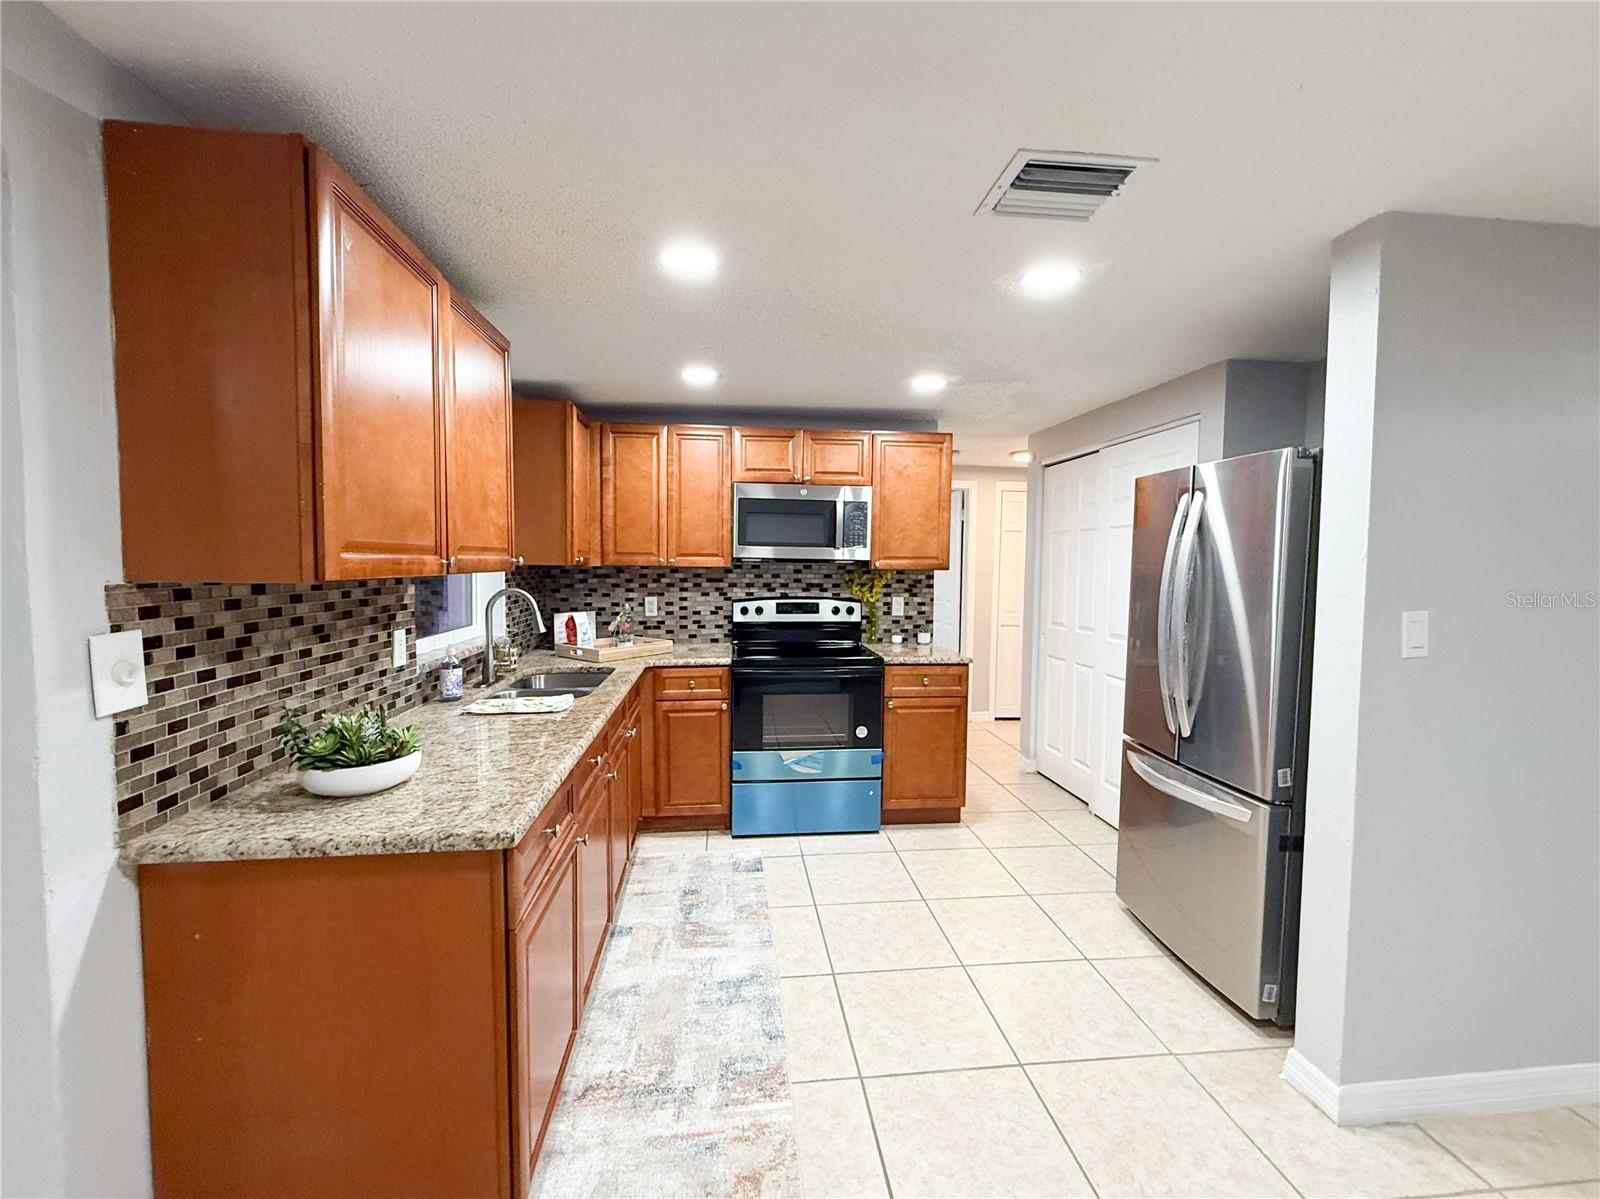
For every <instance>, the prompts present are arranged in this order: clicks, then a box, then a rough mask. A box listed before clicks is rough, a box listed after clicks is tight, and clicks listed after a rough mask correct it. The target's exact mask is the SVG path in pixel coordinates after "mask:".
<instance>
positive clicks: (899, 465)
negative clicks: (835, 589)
mask: <svg viewBox="0 0 1600 1199" xmlns="http://www.w3.org/2000/svg"><path fill="white" fill-rule="evenodd" d="M950 442H951V436H950V434H948V433H874V434H873V435H872V452H873V464H872V472H873V488H872V564H873V565H874V566H876V567H878V568H879V569H880V570H946V569H948V568H949V566H950V475H951V464H952V456H951V448H952V447H951V444H950Z"/></svg>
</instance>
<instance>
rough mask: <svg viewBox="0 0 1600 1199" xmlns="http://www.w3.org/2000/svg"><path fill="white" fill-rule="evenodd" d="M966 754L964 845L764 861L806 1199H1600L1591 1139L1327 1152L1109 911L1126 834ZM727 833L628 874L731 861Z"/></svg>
mask: <svg viewBox="0 0 1600 1199" xmlns="http://www.w3.org/2000/svg"><path fill="white" fill-rule="evenodd" d="M1016 745H1017V725H1016V723H1015V722H995V723H993V724H974V725H972V726H971V728H970V730H969V734H968V780H969V781H968V792H967V807H966V809H965V811H964V813H963V819H962V821H961V823H960V824H959V825H938V826H916V827H911V826H900V827H894V826H891V827H890V828H888V829H887V830H886V831H885V832H883V833H877V834H870V835H860V836H840V837H805V838H794V837H787V838H785V837H777V838H763V839H761V840H760V841H749V840H746V841H741V842H739V847H740V848H742V849H752V848H759V849H760V851H761V852H762V854H763V857H764V858H765V862H764V868H765V872H766V876H767V890H768V904H769V908H770V910H771V914H772V930H773V943H774V946H775V948H776V951H777V957H778V969H779V973H780V974H781V975H782V976H783V979H782V988H783V1006H784V1021H785V1030H786V1033H787V1036H788V1042H789V1073H790V1078H791V1081H792V1089H793V1095H794V1113H795V1123H796V1135H797V1137H798V1140H799V1151H800V1165H801V1173H802V1177H803V1180H804V1182H805V1185H806V1190H807V1194H808V1195H809V1196H811V1197H812V1199H822V1197H831V1196H881V1195H893V1196H896V1197H897V1199H908V1197H913V1196H924V1195H926V1196H937V1195H947V1196H996V1197H998V1196H1061V1195H1098V1196H1101V1197H1109V1196H1124V1195H1126V1196H1136V1195H1153V1196H1197V1195H1205V1196H1268V1195H1285V1196H1294V1195H1304V1196H1308V1197H1312V1196H1315V1197H1323V1196H1325V1197H1328V1199H1339V1197H1343V1196H1354V1195H1361V1196H1413V1195H1415V1196H1423V1195H1429V1196H1432V1195H1466V1194H1473V1195H1495V1194H1504V1195H1511V1196H1518V1197H1521V1199H1533V1197H1535V1196H1572V1197H1590V1199H1600V1181H1597V1179H1600V1114H1597V1112H1596V1110H1595V1109H1594V1108H1592V1107H1589V1108H1572V1109H1566V1108H1560V1109H1553V1110H1549V1111H1541V1112H1529V1113H1523V1114H1519V1115H1512V1116H1481V1117H1462V1118H1455V1119H1443V1120H1423V1121H1420V1122H1417V1123H1408V1124H1389V1125H1384V1126H1381V1127H1377V1128H1340V1127H1338V1126H1336V1125H1335V1124H1334V1123H1333V1122H1332V1121H1330V1120H1329V1119H1328V1118H1327V1117H1326V1116H1324V1115H1323V1114H1322V1113H1321V1112H1320V1111H1319V1110H1318V1109H1317V1108H1315V1107H1313V1106H1312V1104H1311V1103H1310V1102H1309V1101H1308V1100H1306V1099H1305V1098H1303V1097H1302V1096H1301V1095H1300V1094H1299V1093H1298V1092H1296V1091H1294V1090H1293V1089H1292V1088H1290V1087H1289V1085H1288V1084H1287V1083H1285V1082H1283V1081H1282V1080H1281V1079H1280V1078H1279V1077H1278V1075H1279V1072H1280V1070H1281V1069H1282V1064H1283V1056H1284V1053H1285V1052H1286V1051H1287V1049H1288V1046H1289V1044H1290V1037H1289V1034H1287V1033H1285V1032H1282V1031H1280V1030H1277V1029H1273V1028H1270V1027H1263V1026H1259V1025H1257V1024H1255V1023H1253V1022H1251V1021H1249V1020H1246V1019H1245V1018H1244V1017H1243V1016H1242V1015H1240V1014H1239V1013H1238V1012H1237V1011H1236V1010H1235V1009H1234V1008H1233V1007H1231V1006H1230V1005H1229V1004H1227V1003H1226V1002H1224V1001H1223V1000H1222V999H1220V998H1219V997H1218V996H1217V995H1216V994H1215V993H1214V992H1212V991H1211V990H1210V989H1209V988H1208V987H1207V986H1206V985H1205V984H1204V983H1203V982H1201V981H1200V980H1199V979H1198V978H1197V977H1195V976H1194V975H1193V974H1191V973H1190V972H1189V971H1188V970H1187V969H1186V968H1185V967H1184V966H1182V965H1181V964H1180V963H1178V962H1177V961H1176V960H1175V959H1173V958H1171V957H1170V956H1167V955H1166V954H1165V953H1164V952H1163V949H1162V947H1161V944H1160V943H1159V942H1158V941H1156V940H1155V939H1154V938H1152V937H1151V936H1150V935H1149V934H1148V933H1147V932H1145V931H1144V929H1143V928H1142V927H1141V926H1140V925H1139V923H1138V922H1137V921H1136V920H1134V919H1133V917H1132V916H1131V915H1129V914H1128V912H1127V910H1126V909H1125V908H1124V907H1123V906H1122V904H1121V902H1120V901H1119V900H1118V899H1117V897H1116V895H1115V894H1114V888H1113V878H1112V874H1111V873H1109V872H1110V871H1114V870H1115V868H1116V856H1115V855H1116V830H1114V829H1112V828H1110V827H1109V826H1108V825H1105V824H1103V823H1102V822H1101V821H1099V820H1098V819H1097V818H1096V817H1094V816H1093V815H1092V814H1090V813H1089V811H1088V809H1087V808H1086V807H1085V806H1084V805H1083V804H1082V803H1081V802H1079V801H1078V800H1077V799H1076V798H1074V797H1073V796H1072V795H1071V794H1069V793H1068V792H1066V791H1063V790H1062V789H1061V788H1059V787H1057V786H1055V784H1053V783H1051V782H1049V781H1048V780H1046V779H1044V778H1042V777H1041V776H1039V775H1037V774H1028V773H1026V772H1024V771H1023V770H1022V768H1021V766H1020V764H1019V763H1018V761H1017V751H1016ZM732 845H733V842H732V839H731V838H730V837H728V835H727V834H726V833H710V834H706V833H670V834H658V835H651V836H645V837H642V838H641V839H640V852H643V853H673V852H695V851H700V850H704V849H713V850H714V849H720V848H732Z"/></svg>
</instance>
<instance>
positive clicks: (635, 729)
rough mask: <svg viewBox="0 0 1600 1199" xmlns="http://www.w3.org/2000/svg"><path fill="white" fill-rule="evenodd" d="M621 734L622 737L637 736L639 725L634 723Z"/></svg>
mask: <svg viewBox="0 0 1600 1199" xmlns="http://www.w3.org/2000/svg"><path fill="white" fill-rule="evenodd" d="M622 735H623V736H624V737H637V736H638V735H639V726H638V725H634V726H633V728H631V729H629V730H628V731H627V732H626V733H623V734H622Z"/></svg>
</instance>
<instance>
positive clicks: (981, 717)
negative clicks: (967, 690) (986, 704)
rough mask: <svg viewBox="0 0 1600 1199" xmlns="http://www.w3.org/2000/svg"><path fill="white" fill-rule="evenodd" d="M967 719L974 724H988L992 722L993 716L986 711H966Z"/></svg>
mask: <svg viewBox="0 0 1600 1199" xmlns="http://www.w3.org/2000/svg"><path fill="white" fill-rule="evenodd" d="M967 720H968V721H970V722H972V723H974V724H990V723H992V722H993V720H994V717H993V716H990V715H989V713H987V712H968V713H967Z"/></svg>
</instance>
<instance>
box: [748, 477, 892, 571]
mask: <svg viewBox="0 0 1600 1199" xmlns="http://www.w3.org/2000/svg"><path fill="white" fill-rule="evenodd" d="M871 496H872V489H871V488H869V487H812V486H808V485H802V484H798V483H736V484H734V488H733V556H734V557H735V558H746V559H748V558H755V559H762V558H766V559H773V558H776V559H819V560H825V561H832V562H852V561H857V560H866V559H868V558H869V557H870V556H871V552H872V549H871V527H872V503H871Z"/></svg>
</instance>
